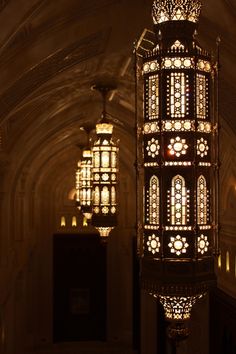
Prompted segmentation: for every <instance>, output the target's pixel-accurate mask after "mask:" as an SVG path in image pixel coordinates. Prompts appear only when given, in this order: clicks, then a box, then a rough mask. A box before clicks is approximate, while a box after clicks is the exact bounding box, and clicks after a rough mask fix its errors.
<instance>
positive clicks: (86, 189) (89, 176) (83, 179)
mask: <svg viewBox="0 0 236 354" xmlns="http://www.w3.org/2000/svg"><path fill="white" fill-rule="evenodd" d="M79 179H80V193H79V202H80V207H81V211H82V213H83V215H84V217H85V218H86V219H87V220H91V218H92V201H93V198H92V188H93V173H92V152H91V150H90V149H89V148H85V149H84V150H83V153H82V160H81V164H80V177H79Z"/></svg>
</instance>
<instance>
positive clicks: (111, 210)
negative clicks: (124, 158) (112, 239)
mask: <svg viewBox="0 0 236 354" xmlns="http://www.w3.org/2000/svg"><path fill="white" fill-rule="evenodd" d="M95 89H97V90H99V91H100V92H101V93H102V95H103V104H104V107H103V113H102V118H101V120H100V122H99V123H98V124H97V125H96V138H95V142H94V144H93V147H92V153H93V217H92V224H93V225H94V226H95V228H96V229H97V230H98V231H99V233H100V236H101V237H102V238H107V237H108V236H109V233H110V231H111V230H112V229H113V228H114V227H115V226H116V225H117V175H118V147H117V145H116V143H115V142H114V140H113V137H112V133H113V125H112V124H111V123H110V122H109V120H108V119H107V114H106V109H105V103H106V96H107V93H108V92H109V91H110V90H111V89H110V88H106V87H100V86H99V87H95Z"/></svg>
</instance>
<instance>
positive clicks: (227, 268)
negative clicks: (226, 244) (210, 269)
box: [226, 251, 230, 272]
mask: <svg viewBox="0 0 236 354" xmlns="http://www.w3.org/2000/svg"><path fill="white" fill-rule="evenodd" d="M226 272H230V262H229V252H228V251H227V252H226Z"/></svg>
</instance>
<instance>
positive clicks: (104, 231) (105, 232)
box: [96, 227, 114, 237]
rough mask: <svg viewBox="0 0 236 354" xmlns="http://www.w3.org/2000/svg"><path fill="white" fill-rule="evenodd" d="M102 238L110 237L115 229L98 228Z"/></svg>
mask: <svg viewBox="0 0 236 354" xmlns="http://www.w3.org/2000/svg"><path fill="white" fill-rule="evenodd" d="M96 229H97V230H98V232H99V234H100V236H101V237H108V236H109V234H110V232H111V230H113V229H114V227H96Z"/></svg>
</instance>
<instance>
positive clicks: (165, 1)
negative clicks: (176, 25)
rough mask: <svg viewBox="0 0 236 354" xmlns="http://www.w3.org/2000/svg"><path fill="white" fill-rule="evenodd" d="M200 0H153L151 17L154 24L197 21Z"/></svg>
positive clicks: (200, 5)
mask: <svg viewBox="0 0 236 354" xmlns="http://www.w3.org/2000/svg"><path fill="white" fill-rule="evenodd" d="M201 7H202V4H201V1H200V0H155V1H154V2H153V6H152V17H153V22H154V24H155V25H157V24H160V23H163V22H168V21H190V22H193V23H197V22H198V20H199V16H200V13H201Z"/></svg>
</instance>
